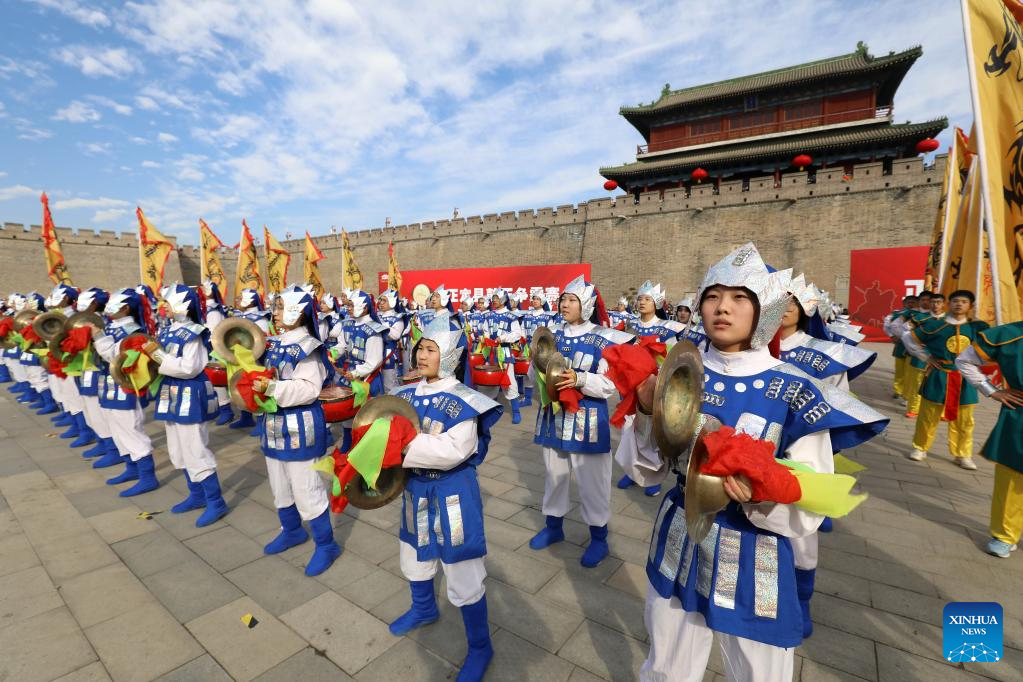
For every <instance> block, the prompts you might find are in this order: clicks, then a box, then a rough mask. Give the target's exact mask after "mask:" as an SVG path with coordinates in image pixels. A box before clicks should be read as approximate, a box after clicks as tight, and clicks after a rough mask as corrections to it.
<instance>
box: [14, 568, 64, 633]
mask: <svg viewBox="0 0 1023 682" xmlns="http://www.w3.org/2000/svg"><path fill="white" fill-rule="evenodd" d="M63 605H64V600H62V599H61V598H60V594H59V593H58V592H57V588H56V587H54V586H53V582H51V581H50V576H49V575H47V573H46V571H44V570H43V568H42V567H41V566H33V567H31V568H26V569H25V570H23V571H18V572H16V573H8V574H7V575H5V576H0V629H2V628H6V627H10V626H15V625H16V624H17V623H20V622H21V621H23V620H25V619H27V618H32V617H33V616H37V615H39V614H41V613H46V612H47V611H50V610H52V609H56V608H60V607H61V606H63Z"/></svg>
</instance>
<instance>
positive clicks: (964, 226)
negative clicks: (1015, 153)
mask: <svg viewBox="0 0 1023 682" xmlns="http://www.w3.org/2000/svg"><path fill="white" fill-rule="evenodd" d="M979 176H980V172H979V170H978V166H977V164H974V165H973V166H971V167H970V170H969V172H968V174H967V177H966V187H965V188H964V194H963V196H962V197H961V199H960V202H959V211H958V213H957V215H956V219H955V223H954V225H953V228H952V237H951V239H950V240H949V248H948V258H947V260H946V262H945V271H944V272H943V274H942V277H941V293H943V294H944V295H945V297H946V298H948V296H949V295H950V294H951V293H952V292H953V291H955V290H956V289H969V290H970V291H972V292H974V293H976V292H977V283H978V280H977V275H978V273H979V262H978V261H979V253H980V252H979V251H978V246H979V244H980V239H981V238H982V235H981V233H980V232H981V231H980V230H979V227H980V223H981V210H980V208H981V201H980V182H979Z"/></svg>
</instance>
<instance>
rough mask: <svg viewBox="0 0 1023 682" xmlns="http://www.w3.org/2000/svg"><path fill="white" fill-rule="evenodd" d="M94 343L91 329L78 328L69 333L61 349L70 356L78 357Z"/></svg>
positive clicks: (61, 343)
mask: <svg viewBox="0 0 1023 682" xmlns="http://www.w3.org/2000/svg"><path fill="white" fill-rule="evenodd" d="M91 341H92V329H91V328H90V327H76V328H74V329H72V330H71V331H70V332H68V335H67V337H66V338H65V339H64V340H63V341H61V342H60V349H61V350H62V351H64V352H65V353H67V354H68V355H77V354H78V353H81V352H82V351H83V350H85V349H86V348H87V347H88V345H89V343H90V342H91Z"/></svg>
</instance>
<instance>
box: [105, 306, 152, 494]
mask: <svg viewBox="0 0 1023 682" xmlns="http://www.w3.org/2000/svg"><path fill="white" fill-rule="evenodd" d="M104 312H105V313H106V314H107V316H108V317H109V318H110V322H109V323H107V325H106V326H105V327H104V328H103V329H93V331H92V343H93V347H94V348H95V349H96V353H97V354H98V355H99V356H100V358H102V361H103V363H102V364H103V367H102V372H101V373H100V376H99V392H98V397H99V406H100V410H101V411H102V412H103V415H104V417H105V419H106V423H107V425H108V427H109V428H110V439H111V441H112V444H113V445H114V446H115V447H114V448H112V449H111V455H113V456H111V462H110V463H111V465H113V464H117V463H118V462H123V463H124V471H123V472H121V474H120V475H118V476H115V477H113V478H110V479H107V483H108V484H109V485H119V484H121V483H127V482H129V481H138V482H137V483H135V485H133V486H131V487H129V488H126V489H124V490H122V491H121V492H120V496H121V497H134V496H135V495H141V494H142V493H147V492H149V491H150V490H156V489H157V488H158V487H160V482H159V481H158V480H157V478H156V464H155V462H154V461H153V443H152V442H151V441H150V439H149V435H148V434H147V433H146V431H145V428H144V427H143V423H144V421H145V416H144V414H143V412H142V405H141V401H140V399H139V398H138V397H137V396H135V395H133V394H131V393H128V392H127V391H125V390H124V388H122V387H121V386H120V385H118V383H117V382H116V381H114V380H113V378H112V377H111V376H110V367H109V363H112V362H115V361H116V360H117V358H118V357H119V354H120V352H121V342H123V341H124V340H125V339H126V338H128V337H129V336H131V335H132V334H152V333H153V332H154V331H155V329H156V323H155V321H154V320H153V315H152V310H151V309H150V307H149V301H148V300H146V298H145V297H144V296H141V295H140V294H139V293H138V292H137V291H135V290H134V289H122V290H120V291H116V292H114V294H113V296H111V297H110V298H109V300H108V301H107V303H106V307H105V308H104ZM120 453H126V454H125V455H120ZM118 455H120V456H118ZM97 464H99V462H97ZM93 466H96V465H93Z"/></svg>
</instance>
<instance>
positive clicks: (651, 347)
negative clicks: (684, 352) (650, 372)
mask: <svg viewBox="0 0 1023 682" xmlns="http://www.w3.org/2000/svg"><path fill="white" fill-rule="evenodd" d="M637 346H638V347H639V348H645V349H646V350H647V351H648V352H649V353H650V356H651V357H653V359H654V360H655V361H656V360H657V358H663V357H664V356H666V355H667V354H668V346H667V344H664V343H661V342H660V341H659V340H658V339H657V337H656V336H653V335H650V336H641V337H639V343H638V344H637Z"/></svg>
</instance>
